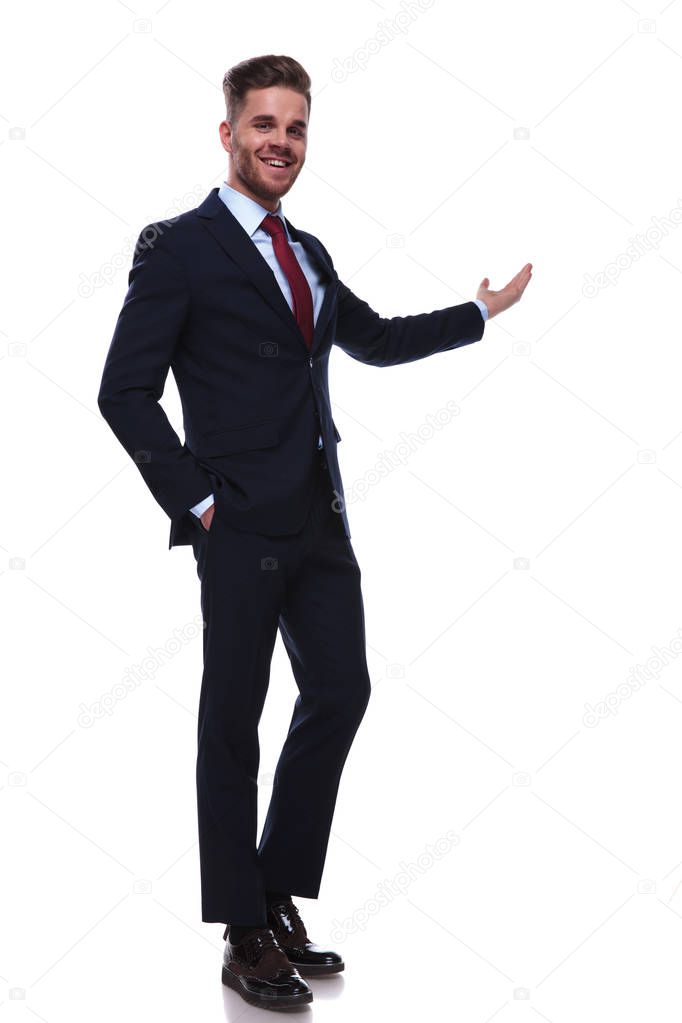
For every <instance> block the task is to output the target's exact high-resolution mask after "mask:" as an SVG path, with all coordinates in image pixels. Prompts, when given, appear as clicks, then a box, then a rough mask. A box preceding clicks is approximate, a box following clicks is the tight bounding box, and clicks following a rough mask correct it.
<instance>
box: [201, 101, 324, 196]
mask: <svg viewBox="0 0 682 1023" xmlns="http://www.w3.org/2000/svg"><path fill="white" fill-rule="evenodd" d="M307 132H308V104H307V103H306V99H305V96H303V95H301V93H300V92H294V90H293V89H284V88H282V87H281V86H279V85H275V86H272V87H271V88H269V89H249V91H248V92H247V94H246V102H245V103H244V106H243V108H242V110H241V113H240V114H239V117H238V118H237V120H236V121H235V123H234V124H231V123H230V122H229V121H222V122H221V124H220V140H221V142H222V144H223V148H224V149H226V150H227V152H228V153H230V155H231V159H230V169H229V173H228V177H227V183H228V185H231V186H232V187H233V188H236V189H237V190H238V191H240V192H243V193H244V194H245V195H248V196H250V198H252V199H255V201H256V202H258V203H260V204H261V206H264V207H265V208H266V209H269V210H271V211H274V210H276V209H277V206H278V204H279V200H280V197H281V196H283V195H286V193H287V192H288V191H289V189H290V188H291V186H292V185H293V183H294V181H295V180H296V178H297V177H298V175H299V174H300V172H301V168H302V167H303V164H304V163H305V151H306V145H307ZM267 159H276V160H284V161H285V163H286V166H284V167H280V166H273V165H271V164H269V163H266V162H265V161H266V160H267Z"/></svg>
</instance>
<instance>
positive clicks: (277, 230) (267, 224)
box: [260, 213, 284, 235]
mask: <svg viewBox="0 0 682 1023" xmlns="http://www.w3.org/2000/svg"><path fill="white" fill-rule="evenodd" d="M260 226H261V227H262V228H263V230H264V231H267V232H268V234H269V235H273V234H284V224H283V223H282V220H281V217H275V216H273V214H272V213H268V215H267V217H263V219H262V221H261V225H260Z"/></svg>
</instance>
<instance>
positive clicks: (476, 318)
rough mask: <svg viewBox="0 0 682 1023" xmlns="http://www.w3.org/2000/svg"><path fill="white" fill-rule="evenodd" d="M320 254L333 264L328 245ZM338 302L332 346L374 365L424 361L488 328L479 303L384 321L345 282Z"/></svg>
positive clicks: (460, 345) (480, 336)
mask: <svg viewBox="0 0 682 1023" xmlns="http://www.w3.org/2000/svg"><path fill="white" fill-rule="evenodd" d="M318 241H319V239H318ZM320 244H322V243H320ZM322 249H323V251H324V253H325V255H326V256H327V259H328V260H329V262H330V263H331V262H332V259H331V256H330V255H329V253H328V252H327V250H326V249H325V248H324V246H322ZM332 265H333V264H332ZM337 301H338V315H337V322H336V336H335V338H334V344H337V345H338V346H339V348H342V349H343V351H344V352H346V353H347V354H348V355H351V356H352V357H353V358H354V359H358V360H359V361H360V362H366V363H369V365H370V366H397V365H400V363H403V362H414V361H415V360H416V359H425V358H426V357H427V356H428V355H435V353H436V352H447V351H450V349H452V348H461V347H462V345H469V344H471V343H472V342H473V341H480V339H481V338H482V337H483V331H484V329H485V320H484V319H483V314H482V312H481V310H480V309H479V307H478V306H477V305H476V303H475V302H462V303H461V304H460V305H453V306H447V307H446V308H445V309H435V310H434V311H433V312H431V313H418V314H416V315H414V316H391V317H384V316H380V315H379V314H378V313H376V312H375V311H374V310H373V309H372V308H370V306H369V305H368V304H367V302H364V301H363V300H362V299H361V298H358V297H357V295H354V294H353V292H352V291H351V290H350V288H348V287H347V286H346V285H345V284H344V283H343V282H342V281H339V286H338V296H337Z"/></svg>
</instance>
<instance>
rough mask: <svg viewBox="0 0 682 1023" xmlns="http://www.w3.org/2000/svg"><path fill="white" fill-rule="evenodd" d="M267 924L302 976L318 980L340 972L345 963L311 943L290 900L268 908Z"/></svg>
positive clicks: (338, 956)
mask: <svg viewBox="0 0 682 1023" xmlns="http://www.w3.org/2000/svg"><path fill="white" fill-rule="evenodd" d="M268 923H269V924H270V929H271V930H272V933H273V935H274V936H275V939H276V941H277V944H278V945H279V946H280V948H282V949H283V951H284V952H285V953H286V957H287V959H288V960H289V962H290V963H291V965H292V966H295V967H296V969H297V970H298V972H299V973H300V974H301V976H304V977H318V976H320V974H324V973H340V972H341V970H343V968H344V962H343V959H342V958H341V956H340V955H339V954H338V952H331V951H329V950H328V949H323V948H320V946H319V945H316V944H315V943H314V942H312V941H310V939H309V938H308V935H307V933H306V929H305V926H304V924H303V921H302V920H301V917H300V915H299V912H298V910H297V909H296V906H295V905H294V904H293V902H292V901H291V899H285V900H282V901H281V902H275V903H273V904H272V905H271V906H270V907H269V909H268Z"/></svg>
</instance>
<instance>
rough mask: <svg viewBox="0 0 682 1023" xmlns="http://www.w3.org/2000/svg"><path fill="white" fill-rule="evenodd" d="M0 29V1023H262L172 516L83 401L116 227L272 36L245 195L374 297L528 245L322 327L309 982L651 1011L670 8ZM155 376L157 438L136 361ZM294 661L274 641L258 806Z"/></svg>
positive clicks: (546, 1012)
mask: <svg viewBox="0 0 682 1023" xmlns="http://www.w3.org/2000/svg"><path fill="white" fill-rule="evenodd" d="M401 12H402V14H401ZM406 12H408V13H406ZM399 16H400V17H399ZM3 22H4V24H3V29H2V33H0V37H1V40H2V41H1V42H0V58H1V59H0V69H1V70H0V75H1V78H2V87H1V100H0V173H1V174H2V181H3V188H2V192H1V201H2V210H1V215H2V237H3V245H2V254H1V259H2V266H1V267H0V270H1V279H2V293H3V302H2V309H1V312H0V415H1V416H2V431H3V438H4V443H3V445H2V449H3V450H2V482H3V488H2V491H3V499H2V505H1V516H2V518H1V521H0V545H1V547H2V557H1V558H0V599H1V600H2V621H3V633H4V636H3V643H2V660H3V662H4V663H3V676H4V687H3V697H2V708H1V711H2V713H1V721H2V724H1V725H0V759H1V761H2V765H1V767H2V770H1V776H0V811H1V813H2V819H3V822H4V823H3V834H4V835H5V838H4V839H3V842H2V857H3V870H2V878H1V885H2V890H1V892H0V896H1V902H2V907H3V909H2V916H3V926H2V928H1V929H0V933H1V938H0V941H1V947H0V974H1V975H2V976H1V978H0V1019H3V1020H4V1019H6V1020H10V1019H17V1020H18V1019H20V1018H21V1019H24V1018H26V1019H30V1020H33V1019H35V1018H36V1017H38V1018H39V1019H42V1020H48V1021H49V1023H58V1021H67V1020H68V1021H70V1023H73V1021H76V1020H91V1019H97V1020H98V1023H108V1021H110V1020H111V1021H114V1020H116V1021H118V1020H120V1019H121V1018H122V1017H123V1016H133V1017H134V1018H135V1019H140V1020H141V1019H146V1018H154V1019H173V1020H174V1019H178V1020H180V1019H182V1020H187V1019H201V1020H220V1019H223V1018H226V1017H227V1018H229V1019H237V1018H238V1017H239V1016H240V1015H242V1014H244V1013H247V1014H248V1013H250V1014H251V1015H252V1016H256V1015H262V1010H261V1011H259V1010H255V1009H248V1007H247V1006H246V1004H245V1003H244V1002H243V1001H242V1000H241V999H240V998H239V996H237V995H236V994H234V993H233V992H231V991H228V990H226V989H225V990H224V989H223V987H222V985H221V983H220V960H221V956H222V948H223V942H222V927H221V926H220V925H219V924H203V923H202V922H201V919H200V918H201V913H200V893H199V863H198V846H197V835H196V805H195V787H194V786H195V781H194V762H195V750H196V708H197V701H198V694H199V685H200V678H201V640H200V634H199V630H198V629H197V628H196V622H197V620H198V618H197V616H198V615H199V614H200V608H199V581H198V578H197V575H196V567H195V562H194V558H193V555H192V550H191V548H189V547H181V548H176V549H173V550H172V551H170V552H169V551H168V548H167V543H168V528H169V522H168V519H167V518H166V516H165V514H164V513H163V511H162V509H161V508H160V507H159V506H158V505H157V504H156V503H155V501H154V499H153V497H152V495H151V493H150V492H149V491H148V490H147V488H146V487H145V485H144V483H143V482H142V480H141V478H140V476H139V473H138V470H137V469H136V467H135V465H134V464H133V462H132V460H130V459H129V458H128V456H127V455H126V454H125V451H124V450H123V449H122V448H121V447H120V445H119V444H118V442H117V441H116V439H115V437H114V435H113V434H112V433H111V431H110V429H109V427H108V426H107V424H106V422H105V421H104V420H103V419H102V417H101V416H100V414H99V411H98V408H97V405H96V396H97V391H98V388H99V382H100V377H101V372H102V368H103V363H104V358H105V355H106V351H107V348H108V345H109V341H110V339H111V335H112V332H113V327H114V323H115V320H116V316H117V315H118V311H119V309H120V307H121V304H122V302H123V298H124V295H125V291H126V287H127V273H128V269H129V266H130V257H131V251H132V245H133V243H134V240H135V238H136V237H137V234H138V232H139V230H140V229H141V228H142V227H143V226H144V225H145V224H147V223H149V222H151V221H153V220H157V219H162V218H164V217H168V216H172V215H174V214H175V213H177V212H179V211H181V210H184V209H189V208H191V207H193V206H196V205H197V204H198V203H199V202H201V201H202V200H203V198H204V197H205V196H206V194H207V193H208V192H209V190H210V189H211V188H212V187H214V186H215V185H218V184H220V182H221V181H222V180H223V179H224V177H225V174H226V170H227V162H226V161H227V156H226V154H225V152H224V151H223V149H222V147H221V145H220V142H219V137H218V124H219V122H220V121H221V119H222V118H223V117H224V113H225V111H224V103H223V95H222V87H221V83H222V77H223V74H224V72H225V71H226V69H227V68H228V67H230V66H231V65H232V64H234V63H237V62H238V61H240V60H242V59H244V58H246V57H250V56H256V55H258V54H265V53H270V52H274V53H286V54H289V55H291V56H294V57H296V58H297V59H298V60H299V61H301V63H302V64H303V65H304V66H305V67H306V69H307V70H308V71H309V73H310V75H311V77H312V80H313V100H312V111H311V120H310V137H309V148H308V155H307V161H306V166H305V168H304V169H303V171H302V172H301V174H300V176H299V179H298V181H297V182H296V185H295V186H294V189H293V190H292V192H291V193H290V194H289V195H287V196H285V197H284V200H283V208H284V211H285V212H286V214H287V216H288V217H289V219H290V220H291V221H292V222H293V223H294V224H295V225H296V226H299V227H301V228H303V229H304V230H306V231H309V232H311V233H313V234H315V235H317V236H318V237H319V238H320V239H321V240H322V242H323V243H324V245H325V246H326V247H327V248H328V249H329V251H330V253H331V254H332V258H333V259H334V263H335V266H336V268H337V271H338V272H339V275H340V277H341V279H342V280H343V281H344V282H345V283H346V284H348V286H349V287H351V288H352V290H353V291H354V292H355V293H356V294H358V295H359V296H360V297H361V298H364V299H365V300H366V301H368V302H369V303H370V305H371V306H372V307H373V308H374V309H376V310H377V311H378V312H380V313H381V314H382V315H384V316H392V315H404V314H408V313H418V312H428V311H430V310H431V309H436V308H442V307H444V306H448V305H454V304H457V303H460V302H464V301H468V300H469V299H471V298H473V297H474V296H475V294H476V289H477V287H478V285H479V283H480V281H481V280H482V278H483V277H485V276H488V277H490V280H491V286H492V287H493V288H501V287H502V286H503V285H504V284H506V283H507V281H508V280H509V279H510V278H511V277H512V276H513V275H514V274H515V273H516V272H517V271H518V270H519V269H520V268H521V267H522V266H523V264H524V263H526V262H532V263H533V268H534V269H533V279H532V280H531V282H530V284H529V286H528V289H527V291H526V294H525V296H524V298H523V300H522V301H521V303H519V304H518V305H516V306H515V307H514V308H513V309H512V310H510V311H508V312H507V313H505V314H502V315H500V316H499V317H497V318H495V319H494V320H492V321H490V322H489V323H488V324H487V326H486V329H485V333H484V336H483V339H482V340H481V341H480V342H478V343H476V344H472V345H470V346H468V347H466V348H463V349H461V350H458V351H457V350H456V351H452V352H448V353H444V354H441V355H436V356H434V357H432V358H430V359H425V360H423V361H420V362H416V363H412V364H409V365H404V366H400V367H394V368H387V369H385V370H378V369H377V368H374V367H369V366H363V365H362V364H361V363H359V362H356V361H354V360H352V359H350V358H348V357H347V356H346V355H345V354H344V353H343V352H342V351H340V350H339V349H336V350H335V351H334V353H333V355H332V358H331V364H330V365H331V369H330V375H331V392H332V401H333V412H334V417H335V420H336V423H337V425H338V427H339V430H340V432H341V435H342V438H343V439H342V442H341V444H340V447H339V457H340V461H341V468H342V472H343V476H344V482H345V486H346V493H347V497H348V499H349V504H348V514H349V519H350V525H351V532H352V543H353V546H354V549H355V552H356V555H357V558H358V561H359V563H360V565H361V568H362V581H363V592H364V599H365V611H366V625H367V641H368V662H369V666H370V674H371V678H372V683H373V693H372V698H371V701H370V706H369V708H368V710H367V713H366V715H365V718H364V721H363V723H362V725H361V727H360V730H359V732H358V735H357V737H356V740H355V743H354V745H353V747H352V749H351V752H350V755H349V758H348V762H347V765H346V769H345V772H344V775H343V778H342V782H341V789H340V793H339V798H338V802H337V807H336V815H335V819H334V827H333V833H332V836H331V839H330V844H329V851H328V856H327V862H326V867H325V874H324V878H323V882H322V889H321V892H320V898H319V899H318V900H306V899H299V900H298V901H297V905H298V906H299V909H300V910H301V913H302V915H303V918H304V920H305V921H306V923H307V925H308V931H309V933H310V935H311V937H312V938H313V940H315V941H317V942H318V943H320V944H324V945H326V946H328V947H333V948H336V949H337V950H338V951H340V952H341V953H342V954H343V956H344V958H345V960H346V971H345V973H344V974H342V975H340V976H337V977H336V978H333V979H331V978H329V979H327V980H326V981H312V982H311V984H312V987H313V990H314V994H315V1002H314V1004H313V1006H312V1012H313V1013H314V1014H315V1015H316V1017H318V1018H319V1019H339V1020H340V1019H343V1020H346V1019H348V1018H349V1014H350V1013H356V1014H358V1015H359V1018H361V1019H366V1020H370V1019H372V1018H374V1014H375V1013H376V1012H381V1013H382V1015H384V1016H387V1015H388V1014H391V1015H396V1016H402V1018H405V1019H408V1020H417V1019H420V1020H421V1019H425V1018H433V1019H437V1020H439V1021H441V1020H445V1019H447V1020H450V1019H453V1020H454V1019H458V1020H467V1021H470V1023H479V1021H480V1023H485V1021H488V1020H491V1019H493V1018H494V1019H495V1020H497V1021H500V1023H502V1021H504V1023H507V1021H509V1023H511V1021H512V1020H529V1021H535V1020H537V1019H545V1020H549V1021H551V1023H568V1021H574V1020H577V1019H580V1020H581V1021H584V1020H595V1021H597V1020H599V1021H602V1020H604V1019H633V1020H635V1019H636V1020H641V1019H644V1018H651V1019H656V1020H657V1023H667V1021H672V1020H678V1019H679V1012H680V997H679V976H680V965H679V964H680V953H681V952H682V825H681V823H680V814H679V805H680V774H681V770H682V752H681V751H682V745H681V743H680V730H681V729H682V679H681V670H680V665H681V663H682V659H681V658H680V657H679V651H680V648H681V647H682V644H681V643H680V636H681V635H682V633H681V632H680V629H681V628H682V608H681V606H680V598H679V593H680V583H679V580H680V569H681V568H682V553H681V551H680V512H681V511H682V490H681V487H682V408H681V404H680V371H681V369H682V360H681V358H680V347H679V346H680V329H679V323H678V317H677V308H678V305H679V302H678V299H677V296H678V294H679V289H680V271H681V270H682V242H681V239H682V230H681V229H679V228H678V226H677V225H678V223H679V221H680V218H681V217H682V185H681V182H680V176H679V171H680V157H681V156H682V152H681V147H680V141H679V95H680V87H681V85H682V81H681V79H682V3H678V2H675V0H673V2H672V3H668V4H667V6H665V7H662V8H659V7H658V6H657V5H655V4H653V5H646V4H642V6H637V7H635V6H633V5H631V4H629V3H626V2H624V0H609V2H607V0H599V2H595V0H591V2H589V3H588V2H586V0H575V2H573V3H572V4H570V5H569V4H563V5H558V4H550V3H547V2H544V3H543V2H540V0H535V2H533V0H521V2H518V3H514V4H510V3H503V2H501V0H495V2H493V0H487V2H484V0H482V2H480V3H477V4H475V5H474V4H473V3H471V4H466V5H463V4H448V3H446V2H445V0H435V2H432V3H431V4H430V5H427V4H424V5H423V9H422V8H420V6H419V5H418V4H416V3H413V4H412V5H411V6H410V5H409V4H407V3H406V4H405V5H403V6H401V5H400V4H398V3H378V2H376V0H374V2H368V0H353V2H346V3H344V5H343V6H341V5H338V6H337V7H334V6H331V5H326V6H325V5H322V4H319V3H288V4H281V3H274V2H261V3H259V4H257V5H256V4H251V5H230V4H218V3H210V2H207V0H204V2H202V0H194V2H193V3H192V4H189V3H188V2H187V0H168V2H167V3H165V4H162V6H160V7H159V8H156V7H155V6H154V5H145V4H144V2H143V0H140V2H139V4H138V5H135V4H133V6H130V5H128V4H124V3H122V2H116V0H107V2H104V0H98V2H89V3H85V2H81V3H77V2H73V0H66V2H64V3H60V4H48V3H45V2H34V3H29V4H20V3H18V2H16V0H15V2H14V3H12V4H11V5H8V6H7V7H6V8H5V9H4V17H3ZM382 26H383V29H382ZM382 31H383V33H384V37H383V38H382ZM391 36H392V38H391ZM360 65H362V67H361V66H360ZM344 68H345V72H342V73H339V69H344ZM335 71H336V72H337V73H336V75H335V74H334V72H335ZM524 129H525V130H524ZM637 236H638V237H639V242H638V243H637V244H638V245H639V249H638V250H637V249H634V248H632V240H633V239H635V238H636V237H637ZM628 251H629V253H630V254H628ZM609 268H610V269H609ZM607 271H608V272H609V273H610V275H611V283H609V284H608V285H606V286H602V287H599V286H593V287H592V288H589V287H586V284H587V282H588V281H593V280H594V278H595V277H596V275H598V274H600V273H604V272H607ZM97 274H100V275H102V274H103V275H105V277H106V283H101V278H100V284H99V286H94V285H93V281H95V280H97V278H96V277H95V275H97ZM448 402H452V403H454V404H455V406H456V408H457V413H458V414H457V415H456V416H451V417H450V421H449V422H446V423H445V424H444V425H441V426H440V428H438V429H429V427H428V423H429V422H430V418H429V417H437V415H438V412H439V410H442V409H444V408H446V407H447V403H448ZM163 405H164V408H165V409H166V411H167V413H168V415H169V417H170V418H171V421H172V422H173V424H174V426H175V428H176V429H177V430H178V432H179V433H180V435H182V434H181V418H180V415H179V411H180V410H179V401H178V398H177V392H176V390H175V386H174V382H173V380H172V377H169V381H168V386H167V390H166V393H165V395H164V399H163ZM431 421H432V420H431ZM420 428H421V433H419V431H420ZM409 434H418V436H419V438H420V439H419V440H418V441H417V442H414V443H413V447H412V448H409V447H408V448H407V449H401V447H400V445H401V441H404V439H405V438H404V435H409ZM401 450H403V451H405V450H407V453H406V454H405V455H404V458H403V461H402V462H400V463H398V464H397V465H396V466H395V467H394V468H393V470H392V471H391V472H389V473H388V474H387V475H385V476H383V477H378V478H377V477H376V476H373V475H372V470H373V469H375V468H376V465H377V463H378V461H379V460H380V459H381V457H382V455H383V456H384V457H387V456H386V452H394V453H395V452H398V451H401ZM363 484H364V496H363V497H362V498H361V499H356V500H353V499H352V494H353V492H355V493H357V492H358V490H359V487H360V486H362V485H363ZM519 559H520V560H519ZM192 635H193V636H194V638H192ZM178 636H181V637H183V638H182V639H181V640H178V638H177V637H178ZM174 637H175V640H174ZM671 644H672V645H671ZM666 648H667V652H666ZM164 650H165V651H166V654H169V655H170V656H164V655H163V651H164ZM159 651H161V654H159ZM145 658H146V659H147V660H146V662H145ZM159 659H160V660H161V662H162V663H161V665H159V663H158V661H159ZM143 662H145V663H146V665H147V668H148V674H147V677H143V676H142V675H139V674H138V682H139V684H137V685H134V686H133V688H132V691H130V692H129V693H128V695H127V696H125V698H121V697H115V696H112V694H113V693H115V692H116V686H117V684H120V683H121V681H122V680H124V679H125V678H126V677H127V678H130V677H131V675H132V673H133V672H134V671H138V672H139V666H140V665H141V664H143ZM619 687H620V689H619ZM295 695H296V689H295V684H294V681H293V677H292V675H291V671H290V667H289V662H288V659H287V657H286V654H285V652H284V648H283V646H282V644H281V641H280V640H279V639H278V642H277V647H276V651H275V657H274V660H273V665H272V674H271V684H270V691H269V696H268V700H267V703H266V710H265V713H264V716H263V720H262V727H261V748H262V758H261V777H260V782H261V787H260V792H261V821H262V820H263V818H264V814H265V809H266V807H267V799H268V797H269V784H270V781H271V778H272V773H273V772H274V769H275V765H276V760H277V756H278V753H279V749H280V748H281V744H282V742H283V739H284V735H285V729H286V727H287V725H288V721H289V718H290V714H291V708H292V703H293V700H294V697H295ZM107 700H108V711H109V712H108V713H107V714H106V715H105V716H104V717H102V718H100V719H96V720H94V722H92V721H91V722H90V723H86V719H84V718H83V717H82V716H81V711H82V708H83V707H91V706H93V705H94V704H96V703H97V702H98V701H99V702H101V701H107ZM600 703H602V704H605V705H608V707H609V713H608V714H607V715H606V716H601V717H600V716H599V713H598V707H599V705H600ZM586 704H589V705H590V706H591V707H592V708H595V710H594V711H593V716H592V717H590V716H589V715H588V716H586ZM676 808H677V809H676ZM448 832H450V833H451V835H452V836H454V837H453V838H452V840H451V841H450V843H449V845H448V850H449V851H446V852H445V853H439V852H438V851H437V846H436V843H438V841H439V839H443V836H446V835H447V833H448ZM434 849H435V850H436V851H435V853H434ZM420 857H421V859H420ZM410 864H412V866H410ZM379 899H382V900H383V904H380V902H379V901H378V900H379Z"/></svg>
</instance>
